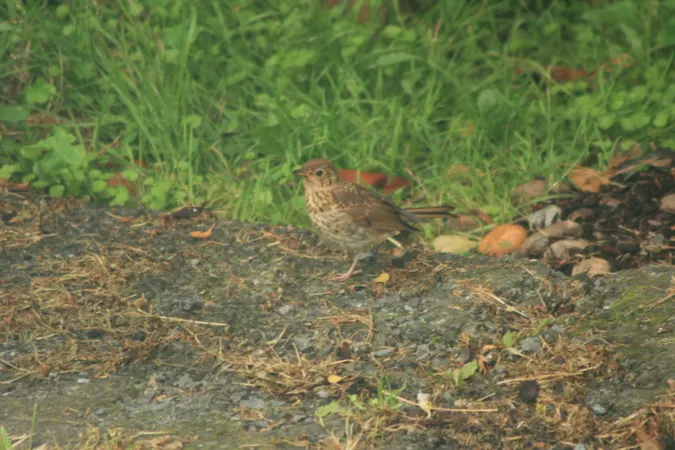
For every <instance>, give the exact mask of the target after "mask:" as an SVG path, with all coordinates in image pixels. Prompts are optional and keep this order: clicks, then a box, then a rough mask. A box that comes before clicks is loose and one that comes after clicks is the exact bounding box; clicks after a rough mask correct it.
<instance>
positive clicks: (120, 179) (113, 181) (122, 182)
mask: <svg viewBox="0 0 675 450" xmlns="http://www.w3.org/2000/svg"><path fill="white" fill-rule="evenodd" d="M108 186H112V187H115V186H123V187H125V188H126V190H127V191H129V193H133V190H134V188H133V186H132V185H131V183H130V182H129V181H127V179H126V178H124V176H123V175H122V172H119V173H116V174H115V175H113V176H112V177H110V178H108Z"/></svg>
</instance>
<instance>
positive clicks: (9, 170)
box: [0, 164, 19, 180]
mask: <svg viewBox="0 0 675 450" xmlns="http://www.w3.org/2000/svg"><path fill="white" fill-rule="evenodd" d="M18 171H19V166H17V165H16V164H5V165H4V166H2V167H0V180H9V178H10V177H11V176H12V174H13V173H14V172H18Z"/></svg>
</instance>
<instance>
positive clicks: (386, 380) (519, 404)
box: [0, 193, 675, 449]
mask: <svg viewBox="0 0 675 450" xmlns="http://www.w3.org/2000/svg"><path fill="white" fill-rule="evenodd" d="M0 212H1V213H2V218H3V221H2V222H0V316H1V317H2V319H3V320H2V322H0V425H2V426H3V427H4V428H5V429H6V430H7V432H8V433H9V435H10V436H12V437H13V438H14V439H15V440H17V441H19V440H21V436H22V435H27V434H31V440H32V442H31V443H32V445H33V446H38V445H40V444H47V445H48V448H53V447H54V446H55V445H57V444H58V445H60V446H62V447H64V448H84V449H86V448H96V446H97V445H100V444H102V443H107V444H108V445H111V443H116V444H118V445H121V446H125V445H129V446H132V445H133V446H135V447H132V448H204V449H224V448H242V447H245V448H250V447H255V448H336V449H337V448H387V449H450V448H453V449H454V448H485V449H493V448H547V449H563V448H578V449H582V448H589V449H590V448H621V447H629V446H637V445H646V444H650V443H651V444H654V445H660V446H661V448H673V446H674V445H675V440H674V439H673V436H675V382H674V381H672V380H669V378H673V374H675V352H673V348H675V316H674V314H673V313H674V312H675V301H674V295H675V269H673V267H672V265H668V264H661V265H647V266H644V267H641V268H638V269H630V270H624V271H621V272H618V273H613V274H610V275H607V276H602V277H598V278H593V279H591V278H587V277H585V276H576V277H568V276H566V275H564V274H563V273H561V272H558V271H554V270H553V269H552V268H549V267H546V266H544V265H542V264H540V263H538V262H536V261H529V260H526V259H518V258H515V257H505V258H501V259H494V258H489V257H484V256H454V255H450V254H442V253H437V254H432V253H429V252H426V251H423V250H419V251H417V252H410V253H408V255H410V256H411V257H410V258H403V259H399V260H396V261H393V263H392V260H391V259H390V258H387V257H385V256H384V255H380V256H379V257H378V258H377V259H375V260H374V261H371V262H370V263H368V264H365V265H364V268H365V274H363V275H358V276H356V277H354V278H353V279H352V280H349V282H347V283H336V282H332V281H326V280H325V279H324V278H325V276H326V275H334V274H336V273H341V271H344V270H345V269H346V267H347V266H348V264H349V261H348V260H347V259H345V258H344V257H343V256H342V255H339V254H336V253H331V252H330V251H329V250H325V249H323V248H322V247H320V246H317V245H316V238H315V237H314V235H313V234H311V233H310V232H308V231H304V230H297V229H293V228H279V227H266V226H262V225H252V224H246V223H239V222H233V221H227V220H218V219H217V218H215V217H212V216H211V215H210V214H209V213H208V212H207V211H202V212H199V211H197V213H196V215H195V216H194V217H189V216H191V215H192V214H186V215H178V216H179V217H183V218H175V216H171V215H159V214H149V213H146V212H143V211H138V210H130V209H116V208H112V209H111V208H103V207H98V206H95V205H91V204H85V203H82V202H76V201H73V200H53V201H51V200H50V201H47V200H41V199H39V198H38V197H37V196H35V195H32V194H25V193H24V194H22V195H17V194H12V193H6V194H4V195H0ZM186 216H187V217H186ZM213 225H215V226H214V227H213V229H212V230H211V231H208V230H209V229H210V227H211V226H213ZM196 231H197V232H201V234H193V235H191V233H193V232H196ZM404 262H405V264H404ZM383 273H386V274H387V276H388V279H386V278H387V276H384V277H383V276H381V275H382V274H383ZM385 279H386V280H385ZM27 442H28V440H27V439H23V444H22V445H26V444H27ZM575 446H576V447H575ZM18 448H22V447H21V445H20V446H19V447H18ZM23 448H25V447H23ZM105 448H111V447H105ZM645 448H646V447H645ZM652 448H658V447H652Z"/></svg>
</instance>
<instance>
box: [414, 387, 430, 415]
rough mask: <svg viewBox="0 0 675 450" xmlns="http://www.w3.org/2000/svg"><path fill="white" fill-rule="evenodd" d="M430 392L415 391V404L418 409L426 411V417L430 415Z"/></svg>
mask: <svg viewBox="0 0 675 450" xmlns="http://www.w3.org/2000/svg"><path fill="white" fill-rule="evenodd" d="M430 399H431V394H425V393H423V392H418V393H417V404H418V405H419V406H420V409H421V410H422V411H424V412H425V413H427V417H431V408H432V406H431V400H430Z"/></svg>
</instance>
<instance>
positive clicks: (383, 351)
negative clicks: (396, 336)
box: [373, 347, 396, 358]
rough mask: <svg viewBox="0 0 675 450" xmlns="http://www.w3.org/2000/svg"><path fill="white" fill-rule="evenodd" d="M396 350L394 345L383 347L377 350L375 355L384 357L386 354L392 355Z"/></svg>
mask: <svg viewBox="0 0 675 450" xmlns="http://www.w3.org/2000/svg"><path fill="white" fill-rule="evenodd" d="M395 351H396V349H395V348H393V347H389V348H383V349H380V350H376V351H375V352H373V356H375V357H376V358H384V357H385V356H389V355H391V354H392V353H394V352H395Z"/></svg>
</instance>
